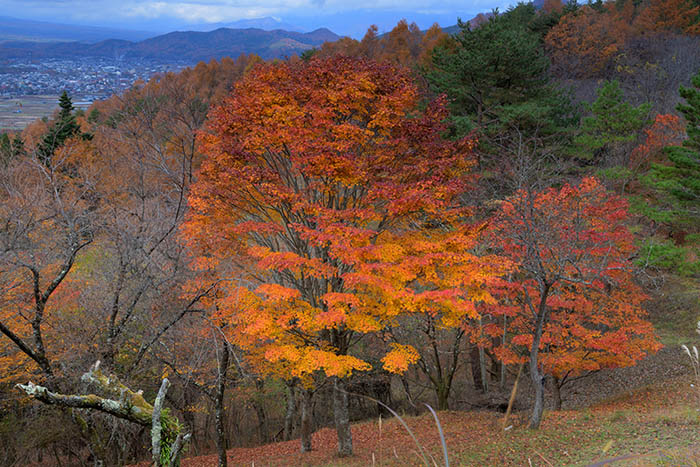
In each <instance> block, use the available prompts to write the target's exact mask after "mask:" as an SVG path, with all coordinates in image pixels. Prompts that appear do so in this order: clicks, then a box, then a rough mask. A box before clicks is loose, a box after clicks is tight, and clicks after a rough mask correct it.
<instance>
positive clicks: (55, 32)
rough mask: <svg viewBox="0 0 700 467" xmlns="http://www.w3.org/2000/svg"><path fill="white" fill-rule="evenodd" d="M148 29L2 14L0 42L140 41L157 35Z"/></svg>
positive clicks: (0, 18) (0, 19)
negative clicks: (107, 26) (140, 29)
mask: <svg viewBox="0 0 700 467" xmlns="http://www.w3.org/2000/svg"><path fill="white" fill-rule="evenodd" d="M155 35H156V33H153V32H147V31H131V30H127V29H111V28H101V27H93V26H76V25H71V24H57V23H47V22H44V21H30V20H24V19H17V18H9V17H5V16H0V43H2V42H3V41H40V42H47V41H53V42H56V41H83V42H99V41H102V40H106V39H123V40H130V41H139V40H143V39H147V38H149V37H153V36H155Z"/></svg>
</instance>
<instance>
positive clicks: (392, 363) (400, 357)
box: [382, 344, 420, 374]
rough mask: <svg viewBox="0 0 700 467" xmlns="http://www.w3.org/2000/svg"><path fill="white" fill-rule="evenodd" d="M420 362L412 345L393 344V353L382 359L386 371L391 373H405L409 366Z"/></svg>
mask: <svg viewBox="0 0 700 467" xmlns="http://www.w3.org/2000/svg"><path fill="white" fill-rule="evenodd" d="M418 360H420V355H418V352H417V351H416V349H414V348H413V347H411V346H410V345H401V344H391V351H390V352H389V353H387V354H386V355H385V356H384V358H382V364H383V365H384V369H385V370H387V371H389V372H391V373H399V374H401V373H404V372H406V370H408V367H409V365H413V364H415V363H416V362H418Z"/></svg>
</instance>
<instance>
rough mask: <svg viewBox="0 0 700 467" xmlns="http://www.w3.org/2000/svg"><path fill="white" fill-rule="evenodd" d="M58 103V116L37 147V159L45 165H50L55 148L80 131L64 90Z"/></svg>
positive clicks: (69, 100)
mask: <svg viewBox="0 0 700 467" xmlns="http://www.w3.org/2000/svg"><path fill="white" fill-rule="evenodd" d="M58 105H59V107H60V111H59V113H58V116H57V118H56V120H55V121H54V124H53V126H52V127H51V128H49V131H48V132H47V133H46V135H44V138H43V139H42V140H41V142H40V143H39V146H38V147H37V151H38V154H39V160H40V161H41V162H42V163H43V164H44V165H47V166H48V165H50V163H51V159H52V158H53V155H54V152H55V151H56V149H58V148H59V147H61V146H63V144H64V143H65V142H66V140H67V139H69V138H70V137H72V136H75V135H77V134H79V133H80V125H78V123H77V122H76V120H75V115H74V113H73V111H74V110H75V108H74V107H73V102H71V99H70V97H68V93H67V92H66V91H63V94H61V97H60V98H59V101H58Z"/></svg>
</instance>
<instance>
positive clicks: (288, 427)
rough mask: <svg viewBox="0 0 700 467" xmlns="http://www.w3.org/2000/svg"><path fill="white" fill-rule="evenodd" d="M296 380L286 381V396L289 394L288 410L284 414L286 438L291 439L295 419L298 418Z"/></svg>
mask: <svg viewBox="0 0 700 467" xmlns="http://www.w3.org/2000/svg"><path fill="white" fill-rule="evenodd" d="M295 383H296V382H295V381H291V382H285V389H286V396H287V412H286V413H285V415H284V434H283V437H284V440H285V441H289V440H290V439H292V434H293V431H294V419H295V418H296V412H297V404H296V395H295V394H294V386H295Z"/></svg>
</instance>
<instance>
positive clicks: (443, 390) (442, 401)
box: [435, 383, 450, 410]
mask: <svg viewBox="0 0 700 467" xmlns="http://www.w3.org/2000/svg"><path fill="white" fill-rule="evenodd" d="M435 394H436V395H437V402H438V410H449V409H450V407H449V397H450V386H449V385H448V384H444V383H443V384H441V385H439V386H438V387H436V388H435Z"/></svg>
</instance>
